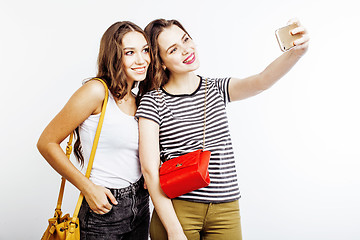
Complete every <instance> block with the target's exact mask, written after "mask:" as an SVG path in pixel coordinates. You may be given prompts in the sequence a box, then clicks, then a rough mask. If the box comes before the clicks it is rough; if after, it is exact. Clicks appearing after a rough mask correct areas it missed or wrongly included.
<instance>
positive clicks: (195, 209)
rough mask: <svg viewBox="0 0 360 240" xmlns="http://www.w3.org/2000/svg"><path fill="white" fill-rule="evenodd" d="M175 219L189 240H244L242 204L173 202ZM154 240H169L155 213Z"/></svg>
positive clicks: (235, 202)
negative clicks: (241, 223) (176, 218)
mask: <svg viewBox="0 0 360 240" xmlns="http://www.w3.org/2000/svg"><path fill="white" fill-rule="evenodd" d="M172 203H173V206H174V209H175V212H176V215H177V217H178V219H179V221H180V223H181V226H182V228H183V230H184V233H185V235H186V237H187V238H188V239H189V240H200V239H201V240H230V239H231V240H241V239H242V236H241V225H240V211H239V201H234V202H229V203H196V202H190V201H184V200H178V199H173V200H172ZM150 237H151V239H152V240H167V239H168V238H167V234H166V230H165V228H164V227H163V225H162V223H161V221H160V219H159V216H158V215H157V213H156V211H155V210H154V212H153V215H152V218H151V223H150Z"/></svg>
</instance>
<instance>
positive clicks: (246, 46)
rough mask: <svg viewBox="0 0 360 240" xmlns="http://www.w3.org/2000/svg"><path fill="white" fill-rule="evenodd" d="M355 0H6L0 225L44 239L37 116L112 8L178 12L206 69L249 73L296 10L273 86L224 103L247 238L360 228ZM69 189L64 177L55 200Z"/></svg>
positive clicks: (84, 61)
mask: <svg viewBox="0 0 360 240" xmlns="http://www.w3.org/2000/svg"><path fill="white" fill-rule="evenodd" d="M357 9H358V7H357V5H356V1H355V0H353V1H351V0H343V1H325V0H318V1H316V0H303V1H294V0H286V1H285V0H273V1H267V0H253V1H235V0H234V1H227V0H225V1H221V2H220V1H209V0H207V1H205V0H199V1H189V0H183V1H165V0H163V1H161V0H153V1H145V0H144V1H140V0H133V1H106V0H105V1H93V0H91V1H90V0H89V1H37V0H35V1H6V2H5V1H2V2H1V3H0V20H1V21H0V26H1V28H0V29H1V38H0V67H1V87H0V98H1V106H2V108H1V118H0V119H1V124H0V126H1V134H2V136H1V142H0V146H1V157H0V158H1V167H0V184H1V200H0V201H1V202H0V203H1V204H0V216H1V220H0V239H1V240H7V239H40V237H41V234H42V233H43V231H44V230H45V228H46V224H47V223H46V222H47V219H48V218H49V217H51V216H52V214H53V212H54V208H55V204H56V200H57V194H58V189H59V184H60V177H59V175H58V174H57V173H56V172H55V171H54V170H53V169H52V168H51V167H50V165H49V164H48V163H47V162H46V161H45V160H44V159H43V158H42V157H41V156H40V154H39V153H38V151H37V149H36V142H37V139H38V137H39V136H40V134H41V132H42V130H43V129H44V128H45V126H46V125H47V124H48V123H49V121H50V120H51V119H52V118H53V117H54V116H55V114H56V113H57V112H59V111H60V109H61V108H62V107H63V105H64V104H65V103H66V101H67V100H68V99H69V97H70V96H71V95H72V93H73V92H74V91H75V90H76V89H77V88H79V87H80V86H81V81H82V80H83V79H85V78H88V77H92V76H95V74H96V58H97V53H98V47H99V42H100V38H101V36H102V34H103V33H104V32H105V30H106V29H107V28H108V27H109V26H110V25H111V24H112V23H114V22H116V21H120V20H130V21H133V22H135V23H136V24H138V25H139V26H140V27H145V26H146V24H147V23H148V22H149V21H151V20H153V19H155V18H166V19H172V18H175V19H178V20H180V21H181V22H182V23H183V25H184V26H185V28H186V29H187V30H188V31H189V33H190V34H191V36H192V37H193V39H194V40H195V42H196V43H197V45H198V50H199V53H200V54H199V55H200V59H201V67H200V69H199V70H198V71H197V73H198V74H201V75H204V76H216V77H225V76H234V77H246V76H249V75H252V74H256V73H258V72H260V71H262V70H263V69H264V68H265V67H266V66H267V64H269V63H270V62H271V61H272V60H273V59H275V58H276V57H277V56H279V55H280V54H281V52H280V50H279V47H278V46H277V42H276V39H275V35H274V31H275V29H276V28H278V27H281V26H283V25H285V24H286V23H287V21H288V19H290V18H292V17H298V18H299V19H300V20H301V21H302V23H303V24H304V25H305V26H306V27H307V29H308V30H309V32H310V37H311V44H310V48H309V51H308V53H307V54H306V55H305V56H304V57H303V58H302V59H301V60H300V62H299V63H298V64H297V65H296V66H295V67H294V68H293V69H292V70H291V71H290V72H289V73H288V74H287V75H286V76H285V77H284V78H283V79H282V80H281V81H280V82H278V83H277V84H276V85H275V86H273V87H272V88H271V89H269V90H268V91H266V92H264V93H262V94H260V95H259V96H256V97H253V98H250V99H247V100H244V101H240V102H236V103H231V104H230V105H229V107H228V116H229V122H230V127H231V131H232V138H233V143H234V150H235V154H236V157H237V167H238V178H239V184H240V189H241V192H242V198H241V200H240V207H241V217H242V228H243V237H244V239H246V240H262V239H276V240H288V239H291V240H300V239H307V240H319V239H327V240H337V239H346V240H358V239H360V228H359V226H360V207H359V204H358V203H359V202H360V192H359V187H360V177H359V174H358V172H359V169H360V163H359V160H360V153H359V136H360V128H359V122H360V114H359V107H358V104H359V102H360V95H359V94H358V92H359V87H360V84H359V80H360V78H359V74H358V71H359V60H358V56H359V55H360V52H359V47H358V44H357V41H358V40H359V39H360V33H359V31H358V23H359V22H360V17H359V14H358V11H357ZM77 197H78V192H77V191H76V189H75V188H74V187H72V186H71V185H70V184H68V185H67V187H66V191H65V196H64V204H63V210H64V212H70V213H72V211H73V209H74V206H75V202H76V199H77Z"/></svg>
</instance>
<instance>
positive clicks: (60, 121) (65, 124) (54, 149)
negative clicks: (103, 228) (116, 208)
mask: <svg viewBox="0 0 360 240" xmlns="http://www.w3.org/2000/svg"><path fill="white" fill-rule="evenodd" d="M104 97H105V89H104V87H103V85H102V83H100V82H98V81H90V82H88V83H86V84H85V85H84V86H82V87H81V88H80V89H79V90H77V91H76V92H75V93H74V94H73V96H72V97H71V98H70V99H69V101H68V102H67V103H66V105H65V106H64V108H63V109H62V110H61V111H60V112H59V113H58V114H57V115H56V116H55V118H54V119H53V120H52V121H51V122H50V123H49V125H48V126H47V127H46V128H45V130H44V131H43V133H42V134H41V136H40V138H39V141H38V143H37V147H38V149H39V151H40V153H41V154H42V155H43V157H44V158H45V159H46V161H48V163H49V164H50V165H51V166H52V167H53V168H54V169H55V170H56V171H57V172H58V173H59V174H61V175H62V176H63V177H65V178H66V179H67V180H68V181H70V182H71V183H72V184H73V185H74V186H76V187H77V188H78V189H79V190H80V191H81V192H82V193H83V194H84V196H85V198H86V200H87V202H88V203H89V206H90V208H91V209H92V210H94V212H96V213H99V214H104V213H106V212H108V211H110V209H111V207H112V206H111V204H110V203H109V202H108V200H107V197H109V198H110V199H111V201H112V202H113V203H114V204H116V200H115V198H114V196H113V195H112V194H111V192H110V191H109V190H108V189H106V188H103V187H100V186H97V185H95V184H93V183H92V182H91V181H90V180H89V179H87V178H86V177H85V176H84V175H83V174H82V173H81V172H80V171H79V170H78V169H77V168H76V167H75V166H74V165H73V164H72V163H71V161H70V160H69V159H68V158H67V157H66V155H65V153H64V152H63V150H62V149H61V147H60V143H61V142H62V141H63V140H64V139H65V138H66V137H67V136H68V135H69V134H70V133H71V132H72V131H74V129H75V128H76V127H77V126H79V125H80V124H81V123H82V122H83V121H84V120H85V119H87V118H88V117H89V116H90V115H91V114H96V113H99V112H100V111H101V105H102V102H103V100H104Z"/></svg>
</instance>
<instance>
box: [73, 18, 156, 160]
mask: <svg viewBox="0 0 360 240" xmlns="http://www.w3.org/2000/svg"><path fill="white" fill-rule="evenodd" d="M132 31H136V32H139V33H141V34H142V35H143V36H144V38H145V39H146V41H147V42H148V44H149V40H148V37H147V35H146V34H145V32H144V31H143V30H142V29H141V28H140V27H139V26H137V25H136V24H134V23H132V22H129V21H121V22H116V23H114V24H113V25H111V26H110V27H109V28H108V29H107V30H106V31H105V33H104V35H103V36H102V38H101V41H100V50H99V55H98V60H97V63H98V73H97V75H96V77H97V78H101V79H103V80H104V81H105V82H106V84H107V86H108V88H109V91H110V92H111V94H112V95H113V96H114V98H116V99H118V100H120V99H122V98H124V97H125V95H126V93H127V89H128V83H127V80H126V79H127V76H126V74H125V69H124V67H123V66H124V65H123V61H122V59H123V45H122V39H123V37H124V36H125V34H127V33H129V32H132ZM149 47H150V44H149ZM151 56H152V54H151V48H150V58H152V57H151ZM150 67H151V63H150V66H149V68H150ZM134 84H135V83H134ZM132 87H134V86H132ZM138 87H139V91H138V94H137V96H136V105H137V106H138V105H139V102H140V98H141V97H142V96H143V95H144V94H145V93H146V92H147V91H148V90H149V89H150V88H151V81H150V80H149V77H148V75H147V76H146V78H145V80H143V81H142V82H141V83H140V84H139V86H138ZM74 132H75V135H76V136H77V139H76V142H75V144H74V154H75V156H76V158H77V160H78V162H79V163H80V165H81V166H83V165H84V157H83V155H82V147H81V142H80V136H79V127H77V128H76V129H75V131H74Z"/></svg>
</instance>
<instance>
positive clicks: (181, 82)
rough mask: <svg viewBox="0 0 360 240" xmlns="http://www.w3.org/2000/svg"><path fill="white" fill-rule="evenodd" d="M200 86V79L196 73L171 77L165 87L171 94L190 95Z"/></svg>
mask: <svg viewBox="0 0 360 240" xmlns="http://www.w3.org/2000/svg"><path fill="white" fill-rule="evenodd" d="M198 85H199V77H198V76H196V75H195V73H194V72H190V73H185V74H177V75H175V74H172V75H170V78H169V82H168V83H167V84H166V85H165V86H164V87H165V88H166V90H168V92H169V93H175V94H180V93H184V94H189V93H192V92H194V91H195V90H196V88H197V87H198Z"/></svg>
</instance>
